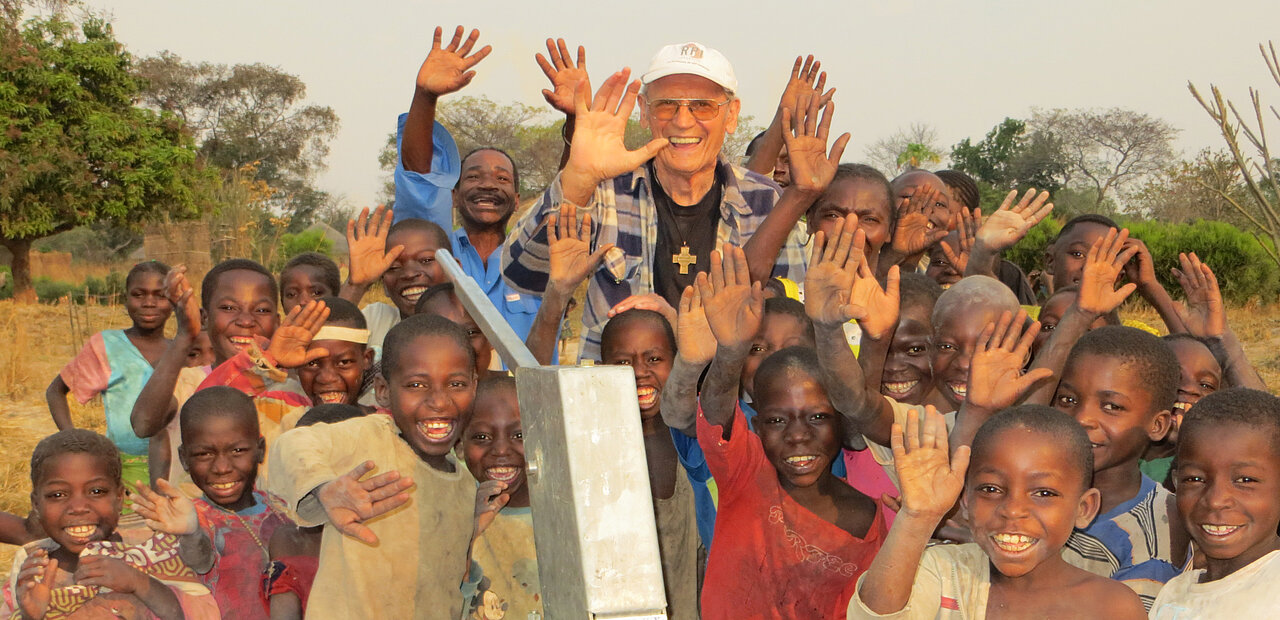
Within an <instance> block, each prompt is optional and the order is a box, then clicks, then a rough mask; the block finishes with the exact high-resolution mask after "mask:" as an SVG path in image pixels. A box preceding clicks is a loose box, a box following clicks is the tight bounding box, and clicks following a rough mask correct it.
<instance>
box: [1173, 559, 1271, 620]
mask: <svg viewBox="0 0 1280 620" xmlns="http://www.w3.org/2000/svg"><path fill="white" fill-rule="evenodd" d="M1202 575H1204V570H1189V571H1187V572H1185V573H1182V574H1181V575H1178V576H1177V577H1174V578H1173V579H1170V580H1169V583H1166V584H1165V585H1164V588H1163V589H1161V590H1160V595H1159V596H1157V597H1156V602H1155V605H1153V606H1152V607H1151V620H1190V619H1191V618H1203V619H1208V620H1213V619H1221V620H1244V619H1245V618H1269V617H1274V616H1275V615H1276V612H1277V610H1280V588H1277V587H1276V586H1277V585H1280V551H1272V552H1271V553H1268V554H1267V555H1264V556H1262V557H1261V558H1258V559H1257V560H1254V561H1253V562H1252V563H1251V564H1249V565H1248V566H1245V567H1244V568H1242V569H1240V570H1238V571H1236V572H1234V573H1231V574H1230V575H1227V576H1226V577H1223V578H1222V579H1219V580H1217V581H1210V582H1207V583H1200V577H1201V576H1202Z"/></svg>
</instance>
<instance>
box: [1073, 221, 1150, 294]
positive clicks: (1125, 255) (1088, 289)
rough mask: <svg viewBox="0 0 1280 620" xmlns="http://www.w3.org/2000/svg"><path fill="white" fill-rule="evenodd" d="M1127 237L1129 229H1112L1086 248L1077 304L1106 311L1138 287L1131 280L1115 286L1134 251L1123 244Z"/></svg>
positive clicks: (1134, 249) (1135, 250) (1135, 249)
mask: <svg viewBox="0 0 1280 620" xmlns="http://www.w3.org/2000/svg"><path fill="white" fill-rule="evenodd" d="M1128 238H1129V229H1127V228H1126V229H1123V230H1120V231H1118V232H1117V231H1116V229H1114V228H1112V229H1110V230H1108V231H1107V234H1106V235H1105V236H1103V238H1101V239H1098V240H1097V241H1095V242H1094V244H1093V245H1092V246H1090V247H1089V251H1088V252H1087V253H1086V254H1085V264H1084V269H1083V270H1082V271H1081V275H1080V291H1079V293H1077V295H1076V306H1077V307H1079V308H1080V309H1081V310H1082V311H1084V312H1086V313H1089V314H1092V315H1103V314H1106V313H1108V312H1111V311H1112V310H1115V309H1116V308H1119V307H1120V304H1122V303H1124V300H1125V299H1128V297H1129V295H1131V294H1133V292H1134V291H1135V290H1137V288H1138V285H1137V284H1134V283H1132V282H1130V283H1128V284H1125V285H1124V286H1122V287H1120V288H1118V289H1117V288H1116V279H1117V278H1119V277H1120V272H1122V271H1124V265H1125V263H1127V262H1129V259H1130V258H1132V257H1133V254H1134V253H1135V252H1137V248H1134V247H1133V246H1129V247H1125V241H1126V240H1127V239H1128Z"/></svg>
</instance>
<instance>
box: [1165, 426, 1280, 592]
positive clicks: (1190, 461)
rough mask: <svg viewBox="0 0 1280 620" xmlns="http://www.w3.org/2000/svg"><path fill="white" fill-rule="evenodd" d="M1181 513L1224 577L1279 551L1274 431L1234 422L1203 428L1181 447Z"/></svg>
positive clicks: (1217, 575) (1213, 574) (1214, 572)
mask: <svg viewBox="0 0 1280 620" xmlns="http://www.w3.org/2000/svg"><path fill="white" fill-rule="evenodd" d="M1176 462H1177V471H1175V472H1174V480H1175V484H1176V486H1177V490H1178V492H1177V499H1178V513H1179V514H1181V515H1182V519H1183V523H1184V525H1185V526H1186V528H1187V532H1188V533H1189V534H1190V535H1191V538H1192V540H1194V541H1195V542H1196V547H1197V548H1198V549H1200V550H1201V551H1203V552H1204V554H1205V556H1206V557H1207V559H1208V562H1207V564H1208V567H1207V568H1208V572H1209V575H1210V578H1211V579H1221V578H1222V577H1225V576H1227V575H1230V574H1231V573H1233V572H1235V571H1237V570H1239V569H1241V568H1243V567H1245V566H1247V565H1248V564H1249V563H1251V562H1253V561H1254V560H1257V559H1258V558H1260V557H1262V556H1264V555H1266V554H1268V553H1270V552H1272V551H1275V550H1276V549H1280V538H1277V536H1276V525H1277V523H1280V502H1277V501H1276V498H1277V497H1280V454H1277V453H1276V448H1275V437H1274V436H1273V434H1272V432H1265V431H1264V432H1259V429H1257V428H1253V427H1251V426H1249V425H1245V424H1241V423H1239V422H1234V421H1223V422H1220V423H1216V424H1215V425H1214V426H1213V428H1212V429H1211V430H1210V429H1208V428H1206V427H1205V426H1201V427H1199V428H1198V429H1196V430H1194V431H1193V432H1192V433H1190V434H1187V435H1185V436H1184V437H1183V440H1182V442H1181V443H1180V444H1179V445H1178V456H1177V458H1176Z"/></svg>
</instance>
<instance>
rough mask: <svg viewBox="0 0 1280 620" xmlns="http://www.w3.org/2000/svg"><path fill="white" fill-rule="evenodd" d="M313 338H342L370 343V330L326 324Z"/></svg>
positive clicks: (359, 342) (357, 342)
mask: <svg viewBox="0 0 1280 620" xmlns="http://www.w3.org/2000/svg"><path fill="white" fill-rule="evenodd" d="M311 339H312V340H342V341H345V342H354V343H356V344H369V330H367V329H356V328H354V327H338V326H337V325H325V326H324V327H321V328H320V331H318V332H316V335H315V336H313V337H312V338H311Z"/></svg>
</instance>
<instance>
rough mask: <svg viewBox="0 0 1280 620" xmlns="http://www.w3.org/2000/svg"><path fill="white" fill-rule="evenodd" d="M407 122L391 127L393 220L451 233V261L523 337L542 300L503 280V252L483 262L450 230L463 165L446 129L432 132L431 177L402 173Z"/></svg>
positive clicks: (460, 235) (463, 236)
mask: <svg viewBox="0 0 1280 620" xmlns="http://www.w3.org/2000/svg"><path fill="white" fill-rule="evenodd" d="M408 118H409V115H408V114H401V115H400V118H399V121H398V123H397V126H396V154H397V155H396V171H395V184H396V204H395V209H394V210H395V221H397V222H398V221H400V220H403V219H406V218H419V219H424V220H428V221H431V222H435V223H436V224H438V225H439V226H440V227H441V228H443V229H445V230H448V231H452V232H450V233H449V239H450V241H451V245H452V246H453V247H452V248H451V250H452V252H453V256H454V258H457V259H458V262H460V263H462V271H463V273H466V274H467V275H469V276H471V278H472V279H473V280H475V281H476V283H478V284H479V285H480V288H481V289H483V290H484V292H485V293H486V294H487V295H488V297H489V300H490V301H492V302H493V305H494V306H495V307H497V308H498V312H500V313H501V314H502V316H503V318H505V319H507V323H509V324H510V325H511V329H513V330H515V332H516V335H517V336H520V338H521V339H524V338H528V336H529V330H530V329H531V328H532V327H533V319H534V317H535V316H537V314H538V307H539V306H540V305H541V303H542V300H541V299H539V298H538V297H536V296H534V295H530V294H528V293H521V292H519V291H516V290H514V289H512V288H511V287H510V286H508V285H507V283H506V282H505V281H503V279H502V252H503V251H504V248H498V249H497V250H495V251H494V252H492V253H491V254H489V260H487V261H485V260H482V259H481V258H480V253H479V252H477V251H476V249H475V247H474V246H472V245H471V240H470V239H468V238H467V233H466V231H465V230H463V229H461V228H459V229H457V230H454V229H453V188H454V186H455V185H457V183H458V176H459V174H460V172H459V171H460V168H461V165H462V161H461V159H462V158H461V156H460V155H459V154H458V145H457V144H455V143H454V141H453V136H451V135H449V130H447V129H445V128H444V125H441V124H440V123H436V124H435V127H434V128H432V130H431V172H428V173H426V174H423V173H419V172H412V171H409V170H405V169H404V161H403V160H401V158H400V156H399V152H400V145H401V143H402V142H403V140H404V123H405V120H406V119H408Z"/></svg>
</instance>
